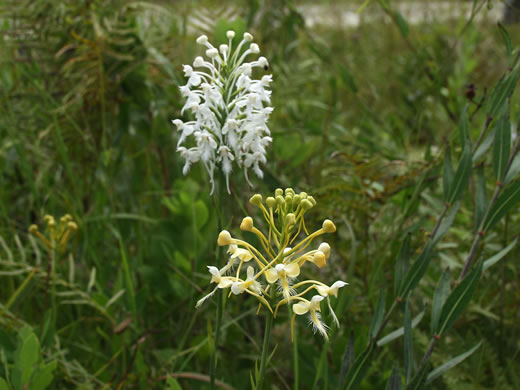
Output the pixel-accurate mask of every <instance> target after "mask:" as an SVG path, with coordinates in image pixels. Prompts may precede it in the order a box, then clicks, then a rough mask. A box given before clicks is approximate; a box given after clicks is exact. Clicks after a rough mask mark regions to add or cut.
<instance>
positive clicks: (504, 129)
mask: <svg viewBox="0 0 520 390" xmlns="http://www.w3.org/2000/svg"><path fill="white" fill-rule="evenodd" d="M496 127H497V130H496V133H495V141H494V142H493V169H494V170H495V178H496V180H497V181H499V182H502V181H503V180H504V178H505V176H506V173H507V164H508V162H509V151H510V149H511V122H510V121H509V115H508V114H504V115H502V116H501V117H500V119H499V120H498V122H497V125H496Z"/></svg>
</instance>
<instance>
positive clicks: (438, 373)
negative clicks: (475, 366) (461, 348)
mask: <svg viewBox="0 0 520 390" xmlns="http://www.w3.org/2000/svg"><path fill="white" fill-rule="evenodd" d="M481 344H482V341H481V342H480V343H478V344H477V345H475V346H474V347H473V348H471V349H470V350H469V351H466V352H464V353H462V354H460V355H459V356H457V357H454V358H453V359H451V360H449V361H447V362H446V363H444V364H442V365H441V366H439V367H437V368H436V369H435V370H433V371H432V372H430V373H429V374H428V376H427V378H426V384H429V383H431V382H433V381H434V380H435V379H436V378H438V377H439V376H441V375H442V374H443V373H445V372H446V371H448V370H449V369H450V368H452V367H455V366H456V365H457V364H459V363H460V362H462V361H463V360H465V359H466V358H467V357H468V356H470V355H472V354H473V352H475V351H476V350H477V349H478V348H479V347H480V345H481Z"/></svg>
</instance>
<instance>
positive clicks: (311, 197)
mask: <svg viewBox="0 0 520 390" xmlns="http://www.w3.org/2000/svg"><path fill="white" fill-rule="evenodd" d="M307 200H310V202H311V203H312V206H316V199H314V197H313V196H308V197H307Z"/></svg>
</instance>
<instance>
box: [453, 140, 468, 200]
mask: <svg viewBox="0 0 520 390" xmlns="http://www.w3.org/2000/svg"><path fill="white" fill-rule="evenodd" d="M472 164H473V160H472V157H471V146H470V145H469V143H467V142H466V144H465V146H464V152H462V157H461V159H460V162H459V166H458V168H457V172H455V176H454V178H453V183H452V185H451V188H450V195H449V196H448V203H453V202H455V201H456V200H459V199H460V197H461V196H462V194H463V193H464V191H465V190H466V187H467V186H468V183H469V178H470V175H471V167H472Z"/></svg>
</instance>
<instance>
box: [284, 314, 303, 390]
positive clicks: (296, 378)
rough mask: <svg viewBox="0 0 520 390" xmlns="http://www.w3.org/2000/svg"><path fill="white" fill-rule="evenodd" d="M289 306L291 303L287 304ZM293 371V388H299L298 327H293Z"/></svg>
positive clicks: (295, 389)
mask: <svg viewBox="0 0 520 390" xmlns="http://www.w3.org/2000/svg"><path fill="white" fill-rule="evenodd" d="M287 306H288V307H289V305H287ZM291 315H292V313H291V309H290V307H289V320H290V319H291ZM292 345H293V371H294V383H293V389H294V390H298V389H299V387H300V362H299V360H298V331H297V330H296V327H294V329H293V340H292Z"/></svg>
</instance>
